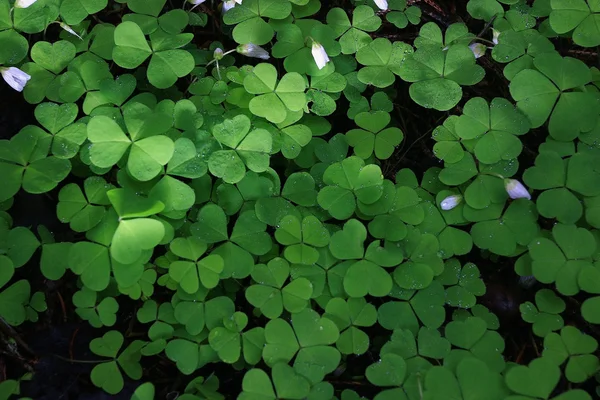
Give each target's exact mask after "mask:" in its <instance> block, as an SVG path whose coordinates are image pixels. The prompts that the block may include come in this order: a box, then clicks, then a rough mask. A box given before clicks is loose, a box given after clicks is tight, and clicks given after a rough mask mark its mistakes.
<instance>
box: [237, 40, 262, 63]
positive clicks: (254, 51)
mask: <svg viewBox="0 0 600 400" xmlns="http://www.w3.org/2000/svg"><path fill="white" fill-rule="evenodd" d="M236 51H237V52H238V53H240V54H243V55H245V56H248V57H254V58H262V59H263V60H268V59H269V52H268V51H266V50H265V49H263V48H262V47H260V46H258V45H256V44H254V43H248V44H241V45H239V46H238V47H237V48H236Z"/></svg>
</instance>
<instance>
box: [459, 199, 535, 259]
mask: <svg viewBox="0 0 600 400" xmlns="http://www.w3.org/2000/svg"><path fill="white" fill-rule="evenodd" d="M536 220H537V216H536V211H535V208H534V207H533V203H532V202H530V201H528V200H526V199H518V200H516V201H513V202H512V203H511V204H510V205H509V206H508V208H507V209H506V211H504V214H502V217H501V218H498V219H495V218H494V219H489V220H487V221H480V222H477V223H475V224H474V225H473V226H472V227H471V236H472V237H473V243H474V244H475V245H476V246H478V247H480V248H482V249H489V250H490V251H492V252H493V253H495V254H499V255H505V256H508V255H511V254H515V253H516V252H518V251H519V249H520V248H521V247H520V246H527V245H528V244H529V243H530V242H531V240H532V239H533V238H535V237H536V236H537V234H538V231H539V226H538V225H537V223H536Z"/></svg>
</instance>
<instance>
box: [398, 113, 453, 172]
mask: <svg viewBox="0 0 600 400" xmlns="http://www.w3.org/2000/svg"><path fill="white" fill-rule="evenodd" d="M444 118H446V116H445V115H444V116H442V117H440V118H438V120H437V121H436V126H435V127H433V128H429V129H428V130H427V132H425V133H424V134H422V135H421V136H419V137H418V138H417V140H415V141H414V142H412V143H411V144H410V146H408V149H406V151H405V152H404V153H403V154H402V155H401V156H400V158H399V159H398V161H397V162H396V163H395V164H394V167H396V166H397V165H398V164H399V163H400V161H402V159H403V158H404V156H406V154H407V153H408V152H409V151H410V149H412V147H413V146H414V145H415V144H417V143H418V142H419V141H420V140H421V139H423V138H424V137H425V136H427V135H429V134H430V133H431V132H433V130H434V129H435V128H436V127H437V125H438V124H439V123H440V122H441V121H442V120H443V119H444Z"/></svg>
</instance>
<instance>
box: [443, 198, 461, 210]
mask: <svg viewBox="0 0 600 400" xmlns="http://www.w3.org/2000/svg"><path fill="white" fill-rule="evenodd" d="M462 200H463V197H462V196H461V195H460V194H455V195H452V196H448V197H446V198H445V199H444V200H442V202H441V203H440V207H441V209H442V210H444V211H448V210H452V209H453V208H454V207H456V206H457V205H459V204H460V203H461V202H462Z"/></svg>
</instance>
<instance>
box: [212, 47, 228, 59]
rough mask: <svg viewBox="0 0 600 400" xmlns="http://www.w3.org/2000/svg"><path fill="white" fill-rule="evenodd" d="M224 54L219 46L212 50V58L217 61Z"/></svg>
mask: <svg viewBox="0 0 600 400" xmlns="http://www.w3.org/2000/svg"><path fill="white" fill-rule="evenodd" d="M224 55H225V54H224V53H223V49H221V48H220V47H217V48H216V49H215V51H214V52H213V58H214V59H215V60H217V61H219V60H222V59H223V56H224Z"/></svg>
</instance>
